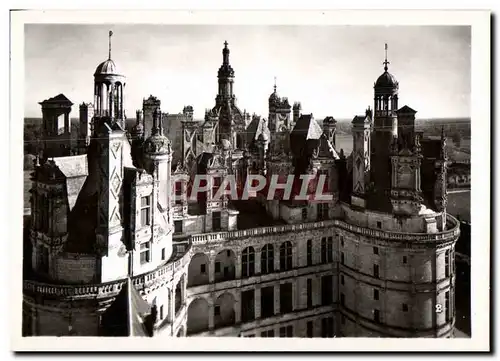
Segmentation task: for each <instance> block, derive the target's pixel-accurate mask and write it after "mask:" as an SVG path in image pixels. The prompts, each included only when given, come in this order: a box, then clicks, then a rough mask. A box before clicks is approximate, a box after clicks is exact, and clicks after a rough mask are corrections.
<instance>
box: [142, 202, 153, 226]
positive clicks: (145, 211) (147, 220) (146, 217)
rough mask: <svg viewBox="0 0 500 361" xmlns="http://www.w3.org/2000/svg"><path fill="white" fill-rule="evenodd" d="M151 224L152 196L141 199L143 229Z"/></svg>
mask: <svg viewBox="0 0 500 361" xmlns="http://www.w3.org/2000/svg"><path fill="white" fill-rule="evenodd" d="M150 224H151V196H146V197H141V227H145V226H149V225H150Z"/></svg>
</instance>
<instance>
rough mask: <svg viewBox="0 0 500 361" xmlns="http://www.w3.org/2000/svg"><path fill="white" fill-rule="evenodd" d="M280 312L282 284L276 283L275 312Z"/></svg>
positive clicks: (277, 313) (276, 313)
mask: <svg viewBox="0 0 500 361" xmlns="http://www.w3.org/2000/svg"><path fill="white" fill-rule="evenodd" d="M279 313H280V284H279V283H278V284H275V285H274V314H275V315H279Z"/></svg>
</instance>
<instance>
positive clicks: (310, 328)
mask: <svg viewBox="0 0 500 361" xmlns="http://www.w3.org/2000/svg"><path fill="white" fill-rule="evenodd" d="M313 336H314V333H313V322H312V321H307V337H309V338H311V337H313Z"/></svg>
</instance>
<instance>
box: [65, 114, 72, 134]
mask: <svg viewBox="0 0 500 361" xmlns="http://www.w3.org/2000/svg"><path fill="white" fill-rule="evenodd" d="M70 126H71V125H70V121H69V111H66V112H64V134H68V133H69V132H70Z"/></svg>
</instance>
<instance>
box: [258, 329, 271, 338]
mask: <svg viewBox="0 0 500 361" xmlns="http://www.w3.org/2000/svg"><path fill="white" fill-rule="evenodd" d="M260 337H274V330H267V331H264V332H261V333H260Z"/></svg>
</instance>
